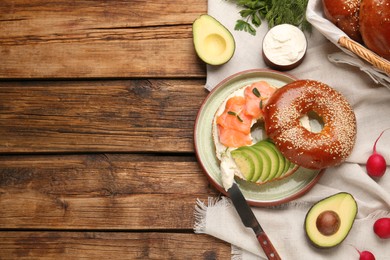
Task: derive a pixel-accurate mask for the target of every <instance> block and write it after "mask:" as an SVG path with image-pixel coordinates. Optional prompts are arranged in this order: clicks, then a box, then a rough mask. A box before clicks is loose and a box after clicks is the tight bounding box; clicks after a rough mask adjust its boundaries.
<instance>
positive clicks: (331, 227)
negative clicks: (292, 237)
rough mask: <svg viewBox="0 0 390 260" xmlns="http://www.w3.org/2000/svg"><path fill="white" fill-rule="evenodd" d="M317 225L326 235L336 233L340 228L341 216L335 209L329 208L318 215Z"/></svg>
mask: <svg viewBox="0 0 390 260" xmlns="http://www.w3.org/2000/svg"><path fill="white" fill-rule="evenodd" d="M316 226H317V229H318V231H320V233H321V234H323V235H324V236H331V235H333V234H335V233H336V232H337V231H338V230H339V228H340V217H339V215H337V213H336V212H334V211H333V210H327V211H324V212H322V213H321V214H320V215H318V218H317V221H316Z"/></svg>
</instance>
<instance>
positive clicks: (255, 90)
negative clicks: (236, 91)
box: [252, 88, 261, 97]
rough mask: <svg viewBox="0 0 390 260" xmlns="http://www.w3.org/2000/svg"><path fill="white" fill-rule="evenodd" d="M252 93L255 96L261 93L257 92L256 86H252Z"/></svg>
mask: <svg viewBox="0 0 390 260" xmlns="http://www.w3.org/2000/svg"><path fill="white" fill-rule="evenodd" d="M252 93H253V94H254V95H255V96H256V97H260V96H261V95H260V92H259V90H258V89H257V88H253V89H252Z"/></svg>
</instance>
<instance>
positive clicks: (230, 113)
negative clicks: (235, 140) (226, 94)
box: [227, 111, 244, 123]
mask: <svg viewBox="0 0 390 260" xmlns="http://www.w3.org/2000/svg"><path fill="white" fill-rule="evenodd" d="M227 113H228V114H229V115H232V116H235V117H237V119H238V121H240V122H241V123H242V122H244V120H242V118H241V117H240V116H239V115H238V114H237V113H236V112H233V111H228V112H227Z"/></svg>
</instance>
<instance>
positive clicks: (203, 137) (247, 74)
mask: <svg viewBox="0 0 390 260" xmlns="http://www.w3.org/2000/svg"><path fill="white" fill-rule="evenodd" d="M260 80H265V81H267V82H269V83H270V84H271V85H273V86H276V87H281V86H283V85H285V84H287V83H290V82H292V81H295V80H296V78H294V77H293V76H291V75H288V74H285V73H281V72H277V71H272V70H260V69H255V70H246V71H243V72H240V73H237V74H234V75H232V76H230V77H228V78H226V79H225V80H223V81H222V82H220V83H219V84H218V85H217V86H216V87H215V88H214V89H213V90H212V91H211V92H210V93H209V95H208V96H207V98H206V99H205V100H204V102H203V104H202V106H201V108H200V110H199V112H198V115H197V118H196V122H195V129H194V141H195V151H196V156H197V158H198V161H199V163H200V165H201V166H202V168H203V170H204V172H205V174H206V175H207V177H208V179H209V181H210V183H212V184H213V185H214V186H215V187H216V188H217V189H218V190H219V191H220V192H222V193H223V194H225V195H227V194H226V192H225V190H224V188H223V186H222V181H221V172H220V169H219V161H218V159H217V157H216V155H215V147H214V142H213V138H212V121H213V117H214V114H215V113H216V111H217V110H218V107H219V106H220V104H222V102H223V101H224V100H225V99H226V98H227V97H228V96H229V95H230V94H231V93H232V92H234V91H235V90H237V89H238V88H240V87H242V86H245V85H248V84H251V83H253V82H256V81H260ZM321 175H322V171H319V170H308V169H304V168H302V167H301V168H299V169H298V170H297V171H296V172H295V173H294V174H292V175H291V176H289V177H287V178H285V179H282V180H280V181H274V182H270V183H266V184H263V185H255V184H253V183H249V182H245V181H238V185H239V186H240V188H241V190H242V193H243V194H244V196H245V198H246V199H247V201H248V203H249V204H250V205H252V206H273V205H279V204H282V203H285V202H288V201H291V200H293V199H295V198H297V197H299V196H301V195H303V194H304V193H306V192H307V191H309V190H310V189H311V188H312V187H313V186H314V184H315V183H317V181H318V180H319V178H320V176H321Z"/></svg>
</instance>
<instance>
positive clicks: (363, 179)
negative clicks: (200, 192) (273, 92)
mask: <svg viewBox="0 0 390 260" xmlns="http://www.w3.org/2000/svg"><path fill="white" fill-rule="evenodd" d="M238 12H239V9H238V8H237V7H236V5H235V4H234V3H232V2H229V1H225V0H209V2H208V13H209V14H210V15H212V16H214V17H215V18H216V19H218V20H219V21H220V22H221V23H222V24H224V25H225V26H226V27H227V28H228V29H229V30H230V31H231V32H232V33H233V35H234V38H235V40H236V45H237V48H236V52H235V54H234V56H233V58H232V59H231V60H230V61H229V62H228V63H227V64H225V65H222V66H218V67H214V66H208V67H207V82H206V86H205V87H206V88H207V89H209V90H211V89H212V88H213V87H214V86H215V85H216V84H217V83H219V82H220V81H221V80H222V79H224V78H226V77H227V76H230V75H231V74H234V73H236V72H239V71H242V70H246V69H253V68H266V66H265V64H264V62H263V60H262V57H261V41H262V37H264V34H265V32H266V31H267V30H268V28H267V25H266V23H263V25H262V26H261V27H260V28H259V29H258V30H257V35H256V36H252V35H250V34H248V33H246V32H239V31H235V30H234V25H235V22H236V20H237V19H239V18H240V16H239V14H238ZM307 37H308V51H307V54H306V58H305V60H304V61H303V63H302V64H301V65H300V66H299V67H298V68H296V69H294V70H291V71H289V72H288V73H289V74H292V75H294V76H296V77H298V78H300V79H314V80H319V81H322V82H324V83H326V84H328V85H330V86H332V87H333V88H335V89H337V90H338V91H340V92H341V93H343V94H344V95H345V97H346V98H347V99H348V101H349V102H350V103H351V105H352V106H353V108H354V111H355V114H356V118H357V132H358V133H357V138H356V144H355V147H354V149H353V151H352V154H351V156H350V157H349V158H348V160H347V162H345V163H344V164H342V165H341V166H339V167H333V168H330V169H327V171H326V172H325V174H324V175H323V176H322V178H321V179H320V181H319V183H318V184H316V185H315V186H314V187H313V189H311V190H310V191H309V192H308V193H306V194H305V195H304V196H302V197H301V198H299V199H296V200H294V201H292V202H290V203H286V204H283V205H280V206H276V207H261V208H260V207H259V208H253V209H254V212H255V215H256V216H257V218H258V220H259V222H260V223H261V225H262V226H263V228H264V230H265V231H266V232H267V234H268V236H269V237H270V239H271V241H272V242H273V243H274V245H275V247H276V249H277V250H278V252H279V253H280V255H281V257H282V259H305V258H306V259H313V260H315V259H358V254H357V252H356V250H355V249H354V248H353V247H352V245H353V246H355V247H356V248H358V249H359V250H362V251H363V250H369V251H371V252H373V253H374V254H375V256H376V257H377V258H376V259H390V239H388V240H381V239H379V238H377V237H376V236H375V234H374V232H373V230H372V225H373V223H374V222H375V220H376V219H377V218H379V217H390V148H389V147H390V130H389V131H387V132H385V134H384V135H383V136H382V138H381V139H380V141H379V142H378V146H377V150H378V152H380V153H382V154H383V155H384V157H385V158H386V160H387V163H388V167H387V173H386V174H385V176H383V177H382V178H381V179H379V180H374V179H372V178H370V177H369V176H368V175H367V174H366V171H365V163H366V160H367V158H368V156H369V155H370V153H371V151H372V145H373V143H374V141H375V139H376V137H377V136H378V135H379V134H380V132H381V131H382V130H384V129H386V128H389V127H390V92H389V90H388V89H387V88H385V87H384V86H382V85H379V84H376V83H375V82H374V81H373V80H372V79H371V77H370V76H368V75H367V74H366V73H363V72H362V71H361V70H360V69H359V68H357V67H353V66H350V65H347V64H342V63H341V64H340V63H332V62H330V61H329V59H328V56H329V55H332V54H334V53H337V52H340V49H339V48H337V47H336V46H335V45H334V44H333V43H331V42H329V41H328V40H327V39H326V38H325V37H324V36H322V34H321V33H319V32H318V31H317V30H316V29H315V28H314V29H313V33H312V34H311V35H307ZM341 191H345V192H349V193H351V194H352V195H353V196H354V197H355V199H356V201H357V203H358V207H359V212H358V214H357V217H356V220H355V224H354V225H353V228H352V230H351V231H350V233H349V235H348V237H347V238H346V240H345V241H344V242H343V243H342V244H341V245H340V246H338V247H335V248H332V249H316V248H314V247H313V246H311V245H310V243H309V242H308V241H307V239H306V238H305V233H304V228H303V223H304V218H305V215H306V213H307V211H308V210H309V208H310V207H311V206H312V205H313V203H315V202H316V201H318V200H321V199H323V198H325V197H327V196H330V195H333V194H335V193H338V192H341ZM195 215H196V220H197V221H196V223H195V227H194V230H195V232H197V233H206V234H209V235H211V236H214V237H217V238H219V239H222V240H224V241H227V242H229V243H231V244H232V259H263V258H264V257H265V255H264V253H263V251H262V249H261V248H260V246H259V245H258V242H257V240H256V237H255V236H254V233H253V231H252V230H250V229H246V228H245V227H244V226H243V225H242V223H241V221H240V219H239V217H238V215H237V213H236V212H235V210H234V208H233V207H232V206H231V204H230V200H229V199H227V198H225V197H221V198H210V199H209V201H208V202H204V201H197V204H196V210H195Z"/></svg>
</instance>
